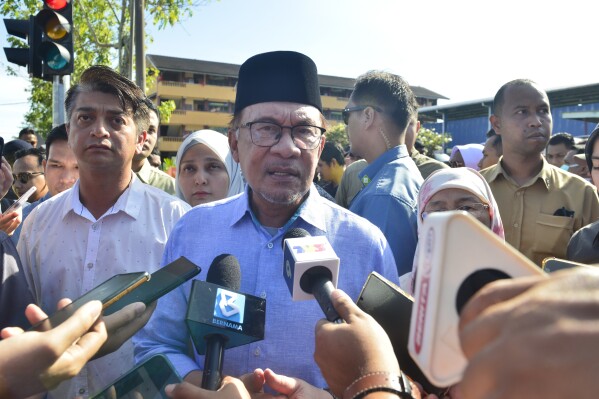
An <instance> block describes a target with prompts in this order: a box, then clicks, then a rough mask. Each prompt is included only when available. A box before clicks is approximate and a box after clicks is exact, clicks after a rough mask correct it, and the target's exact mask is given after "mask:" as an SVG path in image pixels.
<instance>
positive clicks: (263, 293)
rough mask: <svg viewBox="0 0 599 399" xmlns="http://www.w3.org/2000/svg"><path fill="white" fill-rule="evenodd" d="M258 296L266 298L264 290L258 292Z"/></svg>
mask: <svg viewBox="0 0 599 399" xmlns="http://www.w3.org/2000/svg"><path fill="white" fill-rule="evenodd" d="M260 298H262V299H265V298H266V291H262V292H261V293H260Z"/></svg>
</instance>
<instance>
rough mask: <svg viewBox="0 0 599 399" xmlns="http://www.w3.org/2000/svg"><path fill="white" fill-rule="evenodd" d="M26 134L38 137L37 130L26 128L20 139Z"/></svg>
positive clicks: (20, 133) (21, 132) (22, 130)
mask: <svg viewBox="0 0 599 399" xmlns="http://www.w3.org/2000/svg"><path fill="white" fill-rule="evenodd" d="M26 134H33V135H34V136H36V137H37V134H35V130H33V129H32V128H30V127H26V128H23V129H21V131H20V132H19V138H21V137H22V136H25V135H26Z"/></svg>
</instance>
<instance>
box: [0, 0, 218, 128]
mask: <svg viewBox="0 0 599 399" xmlns="http://www.w3.org/2000/svg"><path fill="white" fill-rule="evenodd" d="M133 1H135V0H105V1H94V0H74V1H73V25H74V26H73V37H74V50H75V70H74V72H73V75H72V84H73V83H76V82H77V80H78V78H79V76H80V75H81V73H82V72H83V71H84V70H85V69H86V68H88V67H89V66H91V65H96V64H102V65H110V66H113V67H116V69H117V70H118V71H119V72H121V73H123V72H126V71H127V70H129V65H128V61H127V60H128V59H129V57H128V56H127V55H128V54H129V52H130V51H131V48H130V46H129V45H128V42H129V37H130V33H129V26H130V12H129V11H130V10H131V5H132V4H133V3H132V2H133ZM207 1H208V0H199V1H198V0H145V10H146V14H148V13H149V15H150V16H151V17H152V22H153V24H154V25H155V26H157V27H158V29H164V28H166V27H168V26H173V25H175V24H176V23H178V22H179V21H182V20H184V19H186V18H189V17H191V15H192V14H193V8H194V7H196V6H199V5H203V4H206V3H207ZM40 6H41V1H39V0H22V1H4V2H2V3H1V4H0V14H2V15H4V17H5V18H16V19H25V18H28V17H29V16H30V15H35V14H36V13H37V12H38V11H39V10H40V8H41V7H40ZM8 40H9V42H10V43H11V44H12V46H13V47H19V46H24V45H25V44H24V42H23V41H20V40H18V39H16V38H14V37H9V38H8ZM146 40H150V41H151V40H152V39H151V37H150V36H148V35H146ZM7 72H8V73H9V74H13V75H14V74H16V70H15V69H13V68H12V67H10V66H8V67H7ZM123 74H125V75H126V73H123ZM30 92H31V96H30V98H29V104H30V108H29V111H28V112H27V113H26V114H25V122H26V124H27V125H28V126H31V127H33V128H34V129H35V130H36V131H37V132H40V133H41V134H42V135H45V134H46V133H47V132H49V131H50V129H51V128H52V84H51V83H49V82H46V81H43V80H40V79H32V81H31V89H30ZM162 111H163V109H162V107H161V112H162ZM171 111H172V110H170V111H169V110H168V106H167V108H166V109H164V114H165V115H164V116H165V117H166V116H169V117H170V112H171ZM165 119H167V118H165Z"/></svg>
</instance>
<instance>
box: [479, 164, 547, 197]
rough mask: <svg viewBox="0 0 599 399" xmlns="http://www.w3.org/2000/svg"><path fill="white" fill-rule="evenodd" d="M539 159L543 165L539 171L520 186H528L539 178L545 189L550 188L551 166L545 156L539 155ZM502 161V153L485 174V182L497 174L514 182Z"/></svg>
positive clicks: (492, 179) (490, 180)
mask: <svg viewBox="0 0 599 399" xmlns="http://www.w3.org/2000/svg"><path fill="white" fill-rule="evenodd" d="M541 160H542V161H543V167H542V168H541V171H540V172H539V173H538V174H537V175H536V176H535V177H533V178H532V179H530V180H529V181H528V182H527V183H525V184H523V185H521V186H520V187H528V186H530V185H532V184H533V183H534V182H536V181H537V180H541V181H542V182H543V185H544V186H545V188H546V189H547V190H549V189H550V186H551V178H552V176H551V167H550V166H549V164H548V163H547V161H546V160H545V157H541ZM502 162H503V155H502V156H501V157H499V161H498V162H497V165H495V166H494V167H493V168H492V169H491V170H490V172H489V174H488V175H487V176H486V177H487V182H489V183H491V182H492V181H494V180H495V179H496V178H497V176H499V175H503V177H504V178H505V179H507V180H509V181H511V182H514V180H513V179H512V178H511V177H510V175H509V174H508V173H507V172H506V170H505V169H504V168H503V163H502ZM514 184H515V183H514Z"/></svg>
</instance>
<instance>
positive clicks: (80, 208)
mask: <svg viewBox="0 0 599 399" xmlns="http://www.w3.org/2000/svg"><path fill="white" fill-rule="evenodd" d="M79 187H80V183H79V180H77V182H75V185H74V186H73V188H71V190H70V195H71V198H70V201H67V202H66V206H65V208H64V210H63V213H62V217H63V218H64V217H65V216H66V215H67V214H68V213H69V212H73V213H75V214H77V215H79V216H83V217H85V218H86V219H89V220H91V221H94V222H95V221H96V219H95V218H94V217H93V216H92V215H91V213H90V212H89V210H88V209H87V208H86V207H85V206H84V205H83V204H82V203H81V200H80V198H79ZM143 192H144V183H142V182H141V181H140V180H139V179H138V178H137V176H135V173H132V176H131V182H130V183H129V186H128V187H127V189H125V191H124V192H123V194H121V196H120V197H119V198H118V199H117V200H116V202H115V203H114V204H113V206H112V207H111V208H110V209H109V210H108V211H106V213H104V215H102V216H101V217H100V218H99V219H102V218H103V217H104V216H106V215H111V214H114V213H118V212H120V211H123V212H124V213H126V214H127V215H129V216H131V217H132V218H133V219H137V217H138V216H139V212H140V210H141V201H142V199H143V195H144V194H143ZM99 219H97V220H99Z"/></svg>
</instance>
